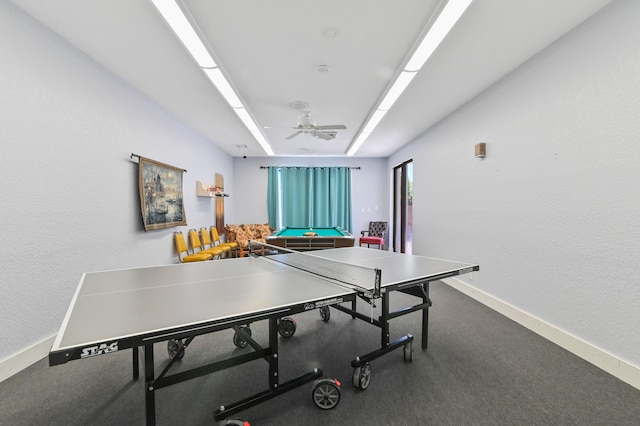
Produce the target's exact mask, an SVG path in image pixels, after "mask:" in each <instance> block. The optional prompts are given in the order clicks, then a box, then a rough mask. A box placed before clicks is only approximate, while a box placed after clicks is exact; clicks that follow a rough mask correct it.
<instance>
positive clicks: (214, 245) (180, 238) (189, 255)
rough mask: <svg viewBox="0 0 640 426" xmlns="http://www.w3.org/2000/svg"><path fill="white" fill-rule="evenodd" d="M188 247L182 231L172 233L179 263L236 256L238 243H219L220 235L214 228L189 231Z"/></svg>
mask: <svg viewBox="0 0 640 426" xmlns="http://www.w3.org/2000/svg"><path fill="white" fill-rule="evenodd" d="M188 235H189V246H190V248H191V250H189V246H187V241H186V239H185V238H184V234H183V233H182V231H176V232H174V233H173V239H174V242H175V245H176V251H177V252H178V260H179V261H180V262H181V263H188V262H201V261H204V260H212V259H221V258H223V257H234V256H238V251H239V250H238V243H236V242H225V243H222V242H220V235H219V234H218V230H217V229H216V227H215V226H212V227H210V228H209V229H207V228H200V232H198V231H197V230H196V229H195V228H192V229H189V232H188Z"/></svg>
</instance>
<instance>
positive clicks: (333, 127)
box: [315, 124, 347, 130]
mask: <svg viewBox="0 0 640 426" xmlns="http://www.w3.org/2000/svg"><path fill="white" fill-rule="evenodd" d="M315 128H316V129H318V130H346V128H347V126H345V125H344V124H326V125H324V126H315Z"/></svg>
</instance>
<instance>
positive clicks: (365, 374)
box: [352, 362, 371, 390]
mask: <svg viewBox="0 0 640 426" xmlns="http://www.w3.org/2000/svg"><path fill="white" fill-rule="evenodd" d="M352 382H353V386H355V387H356V388H358V389H362V390H365V389H366V388H368V387H369V383H371V364H369V363H368V362H367V363H365V364H363V365H362V366H361V367H356V368H354V369H353V378H352Z"/></svg>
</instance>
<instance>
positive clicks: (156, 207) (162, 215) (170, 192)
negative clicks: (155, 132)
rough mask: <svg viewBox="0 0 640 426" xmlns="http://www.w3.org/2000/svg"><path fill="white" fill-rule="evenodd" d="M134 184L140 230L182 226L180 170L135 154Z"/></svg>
mask: <svg viewBox="0 0 640 426" xmlns="http://www.w3.org/2000/svg"><path fill="white" fill-rule="evenodd" d="M139 158H140V161H139V163H138V164H139V166H138V185H139V191H140V207H141V211H142V221H143V222H144V230H145V231H149V230H153V229H160V228H170V227H172V226H180V225H183V226H186V224H187V218H186V216H185V212H184V205H183V204H182V174H183V173H184V170H183V169H179V168H177V167H173V166H169V165H167V164H163V163H159V162H157V161H154V160H150V159H148V158H143V157H139Z"/></svg>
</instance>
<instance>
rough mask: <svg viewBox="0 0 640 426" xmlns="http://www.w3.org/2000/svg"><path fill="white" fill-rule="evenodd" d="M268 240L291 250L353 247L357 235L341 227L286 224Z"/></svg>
mask: <svg viewBox="0 0 640 426" xmlns="http://www.w3.org/2000/svg"><path fill="white" fill-rule="evenodd" d="M313 234H315V235H313ZM266 242H267V244H272V245H274V246H279V247H284V248H288V249H290V250H300V251H306V250H323V249H328V248H338V247H353V245H354V242H355V237H354V236H353V235H351V234H350V233H349V232H348V231H345V230H344V229H342V228H340V227H333V228H292V227H287V226H285V227H284V228H282V229H279V230H277V231H276V232H274V233H273V234H271V235H269V236H268V237H267V238H266Z"/></svg>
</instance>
